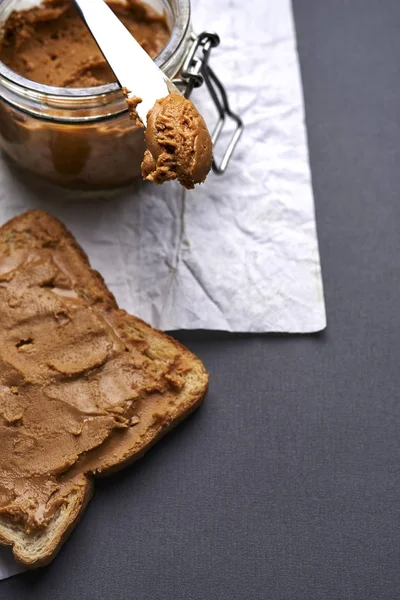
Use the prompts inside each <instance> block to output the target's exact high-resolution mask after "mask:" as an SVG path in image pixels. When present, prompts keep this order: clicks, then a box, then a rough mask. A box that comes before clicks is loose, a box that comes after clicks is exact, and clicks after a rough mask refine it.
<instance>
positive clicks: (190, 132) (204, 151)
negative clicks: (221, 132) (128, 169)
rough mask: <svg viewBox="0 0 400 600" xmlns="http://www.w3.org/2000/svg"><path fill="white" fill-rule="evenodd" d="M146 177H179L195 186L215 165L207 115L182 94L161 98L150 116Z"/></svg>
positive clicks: (187, 185) (161, 180) (155, 179)
mask: <svg viewBox="0 0 400 600" xmlns="http://www.w3.org/2000/svg"><path fill="white" fill-rule="evenodd" d="M145 138H146V152H145V155H144V159H143V162H142V175H143V178H144V179H148V180H149V181H153V182H154V183H164V181H171V180H172V179H177V180H178V181H179V183H180V184H181V185H183V186H184V187H185V188H188V189H191V188H193V187H194V185H195V184H196V183H202V182H203V181H204V180H205V178H206V177H207V174H208V172H209V170H210V168H211V161H212V142H211V137H210V134H209V132H208V129H207V126H206V124H205V122H204V119H203V117H202V116H201V115H200V113H199V112H198V110H197V109H196V107H195V106H194V104H193V103H192V102H191V101H190V100H188V99H187V98H185V97H184V96H181V95H180V94H169V95H168V96H166V97H165V98H162V99H161V100H158V101H157V102H156V104H155V105H154V107H153V108H152V109H151V110H150V111H149V113H148V116H147V129H146V134H145Z"/></svg>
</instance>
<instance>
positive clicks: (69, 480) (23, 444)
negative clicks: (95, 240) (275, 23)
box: [0, 212, 190, 533]
mask: <svg viewBox="0 0 400 600" xmlns="http://www.w3.org/2000/svg"><path fill="white" fill-rule="evenodd" d="M35 214H36V216H35V218H32V219H31V220H32V226H31V227H30V228H28V229H27V228H26V226H25V225H23V224H20V222H19V220H18V219H14V220H13V221H12V222H10V224H9V226H8V227H7V226H6V229H5V231H3V232H2V237H1V238H0V440H1V444H0V515H5V516H7V517H10V518H12V519H15V520H17V521H18V522H20V523H22V524H23V525H24V527H25V530H26V532H28V533H29V532H34V531H36V530H39V529H42V528H44V527H45V526H46V524H47V523H48V522H49V520H50V519H51V517H52V516H53V515H54V513H55V511H56V510H57V508H58V507H60V505H62V503H63V501H64V499H65V497H66V494H68V493H69V492H70V490H71V486H72V487H73V486H74V485H80V482H81V481H82V478H83V479H84V477H83V476H84V475H87V474H89V475H90V474H91V473H97V472H100V471H107V469H110V468H113V467H115V466H116V465H119V464H120V463H122V462H123V461H124V459H125V458H126V457H124V456H123V455H121V451H120V443H121V440H123V439H125V438H126V436H130V438H131V440H130V442H131V446H132V447H133V446H134V444H135V443H138V444H139V445H140V439H141V436H144V435H147V433H146V432H148V431H149V429H151V428H152V427H154V428H157V427H160V426H161V427H162V426H163V424H164V425H165V424H166V423H167V422H168V412H169V410H170V409H171V407H173V405H174V402H175V399H176V397H177V394H179V393H180V391H181V390H182V388H183V387H184V385H185V374H186V373H187V372H188V371H189V370H190V364H189V359H188V358H187V356H186V355H185V353H184V352H183V351H182V347H180V345H179V344H176V345H175V346H174V345H173V344H171V347H172V349H170V350H169V351H168V353H167V352H166V351H165V349H164V350H163V349H162V348H161V346H160V347H159V345H158V342H157V339H158V338H157V336H163V334H159V333H158V332H154V330H152V329H151V328H150V327H148V326H146V325H145V324H144V323H143V322H141V321H139V320H138V319H135V318H133V317H130V316H129V315H127V314H126V313H125V312H124V311H122V310H119V309H117V306H116V303H115V300H114V298H113V296H112V295H111V294H110V293H109V292H108V290H107V288H106V287H105V285H104V283H103V281H102V279H101V277H100V276H99V275H98V274H97V273H96V272H94V271H92V270H90V268H89V266H88V263H87V259H86V257H85V255H84V254H83V253H82V251H81V250H80V248H79V247H78V246H77V245H76V243H75V242H74V240H73V238H72V237H71V236H70V235H69V234H68V233H67V232H66V230H64V229H63V228H62V226H61V225H60V224H59V223H58V222H57V221H56V220H54V219H51V218H50V217H47V216H46V215H45V217H46V218H47V220H46V219H44V218H43V213H40V212H37V213H35ZM82 265H83V266H82ZM146 328H147V329H146ZM153 333H154V335H155V339H154V340H153V341H150V334H151V335H153ZM164 337H165V336H164ZM188 354H189V353H188Z"/></svg>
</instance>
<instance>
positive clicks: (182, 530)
mask: <svg viewBox="0 0 400 600" xmlns="http://www.w3.org/2000/svg"><path fill="white" fill-rule="evenodd" d="M294 12H295V20H296V27H297V32H298V43H299V52H300V59H301V66H302V75H303V84H304V91H305V99H306V111H307V126H308V134H309V142H310V153H311V164H312V171H313V179H314V186H315V196H316V204H317V218H318V228H319V238H320V247H321V259H322V265H323V273H324V282H325V292H326V302H327V313H328V330H327V331H326V332H325V333H324V334H321V335H318V336H303V337H294V336H293V337H279V336H270V335H268V336H251V335H241V336H237V335H236V336H233V335H224V334H218V333H209V334H207V333H180V334H177V336H178V337H179V339H181V340H182V341H183V342H185V343H187V344H188V345H189V346H190V348H192V349H193V350H194V351H195V352H196V353H197V354H198V355H199V356H200V357H201V358H202V359H203V360H204V362H205V363H206V366H207V368H208V369H209V371H210V373H211V387H210V393H209V396H208V400H207V402H206V404H205V405H204V407H203V408H202V409H201V410H200V411H199V412H197V414H195V415H194V416H192V417H191V418H190V419H189V420H188V421H186V422H185V423H184V424H183V425H182V426H180V427H179V428H178V430H176V431H175V432H173V433H172V434H170V435H169V436H168V437H167V438H166V439H164V440H163V441H162V442H161V443H159V444H158V445H157V446H156V447H155V448H154V449H153V450H152V451H151V452H150V453H149V454H148V455H147V457H146V458H145V459H144V460H142V461H141V462H140V463H138V464H137V465H135V466H133V467H132V468H130V469H128V470H127V471H125V472H123V473H121V474H119V475H118V476H114V477H112V478H111V479H104V480H103V481H101V482H100V483H99V484H98V485H97V491H96V494H95V497H94V499H93V501H92V502H91V504H90V506H89V508H88V510H87V512H86V514H85V516H84V518H83V520H82V522H81V524H80V526H79V527H78V529H77V530H76V531H75V532H74V533H73V535H72V536H71V538H70V540H69V542H68V543H67V544H66V545H65V547H64V548H63V550H62V551H61V552H60V554H59V556H58V558H57V559H56V560H55V562H54V563H53V564H51V565H50V566H49V567H48V568H46V569H42V570H40V571H37V572H35V573H27V574H24V575H18V576H16V577H14V578H12V579H10V580H8V581H5V582H1V583H0V598H2V599H3V598H4V599H7V600H8V599H14V598H15V599H20V600H24V599H25V598H26V599H28V598H29V600H34V599H40V600H50V599H51V600H61V599H62V600H64V599H79V600H91V599H96V600H102V599H107V600H114V599H118V600H125V599H131V598H137V599H138V600H147V599H148V600H159V599H160V600H161V599H163V600H164V599H167V600H169V599H174V600H228V599H229V600H235V599H238V600H239V599H240V600H243V599H257V600H258V599H273V600H292V599H293V600H303V599H304V600H312V599H316V600H325V599H332V600H333V599H334V600H340V599H342V598H343V599H346V600H350V599H357V600H369V599H371V600H386V599H390V600H397V598H399V597H400V568H399V558H400V543H399V541H400V540H399V537H400V534H399V506H400V479H399V470H400V441H399V424H400V402H399V395H400V392H399V387H400V386H399V384H400V369H399V358H400V350H399V339H398V338H399V324H400V318H399V304H400V303H399V295H400V258H399V257H400V168H399V165H400V67H399V65H400V35H399V31H400V2H399V1H398V0H294ZM255 84H256V82H255Z"/></svg>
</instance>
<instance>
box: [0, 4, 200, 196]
mask: <svg viewBox="0 0 400 600" xmlns="http://www.w3.org/2000/svg"><path fill="white" fill-rule="evenodd" d="M147 3H148V4H150V5H151V6H152V7H153V8H154V9H156V10H157V11H158V12H160V13H164V14H165V16H166V19H167V22H168V24H169V27H170V29H171V36H170V39H169V42H168V44H167V45H166V47H165V48H164V49H163V51H162V52H161V53H160V54H159V55H158V56H157V57H156V58H155V62H156V64H157V65H158V66H159V67H160V68H161V69H162V70H163V71H164V72H165V73H166V75H168V77H170V78H173V77H175V76H176V75H177V74H178V72H179V70H180V68H181V66H182V63H183V61H184V59H185V57H186V55H187V52H188V49H189V47H190V43H191V28H190V0H148V1H147ZM32 4H34V3H31V4H30V6H32ZM16 6H18V10H21V2H20V1H17V0H0V22H4V21H5V20H6V19H7V16H8V15H9V13H10V12H11V11H12V10H13V9H14V8H15V7H16ZM28 6H29V5H28ZM26 7H27V5H26V4H24V6H23V8H26ZM0 146H1V148H2V149H3V150H4V151H5V152H6V153H7V154H8V155H9V156H10V157H11V158H12V159H13V160H14V161H15V162H16V163H17V164H18V165H19V166H21V167H24V168H25V169H27V170H29V171H30V172H33V173H35V174H36V175H39V176H41V177H43V178H45V179H47V180H50V181H52V182H55V183H58V184H61V185H64V186H69V187H77V188H82V189H85V188H87V189H96V188H100V189H102V188H112V187H117V186H122V185H126V184H128V183H129V182H131V181H132V180H133V179H134V178H135V177H137V176H138V175H140V164H141V161H142V158H143V154H144V135H143V129H142V128H140V127H137V126H135V125H134V123H133V122H132V121H131V120H130V118H129V111H128V110H127V106H126V103H125V100H124V98H123V96H122V94H121V90H120V88H119V86H118V84H116V83H111V84H107V85H102V86H97V87H93V88H56V87H52V86H47V85H42V84H39V83H35V82H33V81H30V80H28V79H25V78H24V77H21V76H19V75H18V74H17V73H15V72H13V71H11V70H10V69H8V68H7V67H6V66H5V65H4V63H2V62H0Z"/></svg>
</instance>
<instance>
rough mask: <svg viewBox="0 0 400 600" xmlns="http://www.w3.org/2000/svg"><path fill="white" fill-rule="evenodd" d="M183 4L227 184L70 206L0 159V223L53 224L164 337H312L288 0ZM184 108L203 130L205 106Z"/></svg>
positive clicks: (310, 231) (219, 181) (171, 187)
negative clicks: (205, 73) (236, 120)
mask: <svg viewBox="0 0 400 600" xmlns="http://www.w3.org/2000/svg"><path fill="white" fill-rule="evenodd" d="M193 4H194V6H193V24H194V27H195V28H196V30H197V31H201V30H203V29H211V30H215V31H216V32H218V33H219V34H220V37H221V40H222V42H221V46H220V47H219V48H218V49H217V50H215V51H214V56H213V59H212V66H213V67H214V69H215V71H216V73H217V75H218V76H219V77H220V78H221V79H222V80H223V82H224V83H225V84H226V86H227V88H228V91H229V97H230V100H231V105H232V107H233V109H234V110H237V111H238V112H239V113H240V114H241V115H242V117H243V120H244V122H245V127H246V129H245V133H244V135H243V137H242V139H241V142H240V145H239V147H238V149H237V152H236V153H235V156H234V159H233V161H232V163H231V165H230V166H229V169H228V171H227V173H226V175H224V176H223V177H217V176H215V175H213V174H211V175H210V176H209V178H208V179H207V181H206V183H205V184H204V185H202V186H201V187H199V188H198V189H196V190H194V191H191V192H186V191H183V190H182V188H180V187H179V185H177V184H174V183H173V184H166V185H164V186H161V187H156V186H154V185H152V184H142V183H138V184H137V185H136V186H134V188H132V189H131V190H130V191H129V192H125V193H123V194H122V195H119V196H115V197H113V198H108V199H106V200H104V199H103V200H100V199H98V198H96V197H93V198H91V199H90V200H89V201H85V202H83V201H79V202H76V201H75V202H74V201H66V199H65V197H64V198H63V195H62V194H60V193H59V191H56V190H54V189H49V188H48V187H46V186H43V185H41V184H37V183H34V182H32V181H31V180H30V179H26V178H25V177H23V176H22V175H21V173H20V172H17V171H15V170H14V169H10V167H9V165H8V164H7V163H6V162H5V161H4V159H2V158H0V220H1V222H4V221H5V220H7V219H9V218H10V217H12V216H14V215H15V214H18V213H20V212H22V211H24V210H27V209H29V208H44V209H46V210H48V211H49V212H51V213H52V214H54V215H55V216H58V217H59V218H61V219H62V220H63V221H64V222H65V224H66V225H67V226H68V227H69V228H70V229H71V230H72V232H73V233H74V235H75V236H76V237H77V239H78V241H79V243H80V244H81V245H82V246H83V247H84V249H85V250H86V251H87V253H88V254H89V257H90V259H91V262H92V264H93V266H94V267H95V268H97V269H99V270H100V271H101V272H102V274H103V275H104V277H105V279H106V282H107V283H108V285H109V286H110V288H111V290H112V291H113V292H114V293H115V295H116V297H117V300H118V302H119V303H120V305H121V306H122V307H123V308H126V309H127V310H128V311H131V312H133V313H135V314H136V315H138V316H140V317H142V318H143V319H145V320H146V321H148V322H150V323H151V324H152V325H153V326H156V327H159V328H161V329H166V330H173V329H181V328H182V329H196V328H205V329H219V330H227V331H242V332H268V331H275V332H289V333H290V332H296V333H306V332H315V331H319V330H321V329H323V328H324V327H325V325H326V320H325V307H324V299H323V288H322V280H321V272H320V262H319V254H318V243H317V236H316V224H315V215H314V201H313V193H312V187H311V177H310V168H309V162H308V150H307V140H306V132H305V126H304V106H303V97H302V88H301V81H300V74H299V64H298V58H297V53H296V38H295V32H294V26H293V19H292V13H291V4H290V0H279V2H276V1H275V0H254V1H253V2H251V3H247V4H246V3H243V0H219V1H218V2H217V3H216V2H215V0H193ZM193 99H194V100H195V101H196V103H197V104H198V106H199V108H200V110H201V111H202V112H203V113H204V114H205V116H206V118H207V119H208V120H209V122H210V123H212V121H213V119H214V114H213V111H212V109H210V107H209V104H208V98H207V96H206V94H205V93H204V92H203V91H199V92H196V93H195V94H194V96H193ZM217 153H218V149H217ZM73 197H74V195H72V198H73ZM10 556H11V553H10V552H9V551H8V550H7V549H4V550H1V551H0V578H4V577H8V576H10V575H12V574H14V573H15V572H16V571H17V570H18V567H16V565H15V564H14V563H13V561H9V560H8V558H9V557H10Z"/></svg>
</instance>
